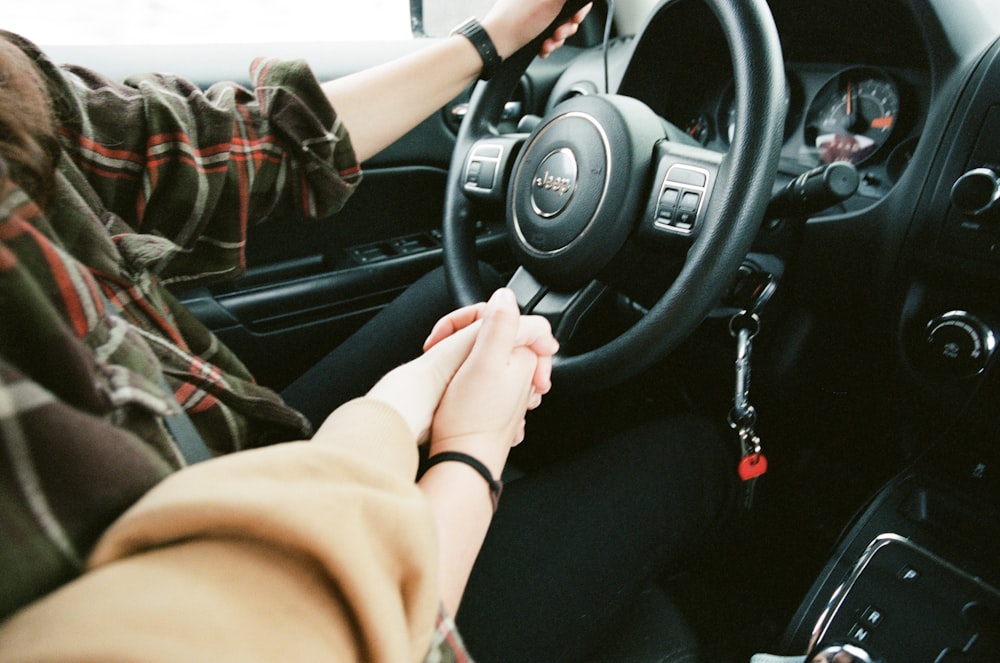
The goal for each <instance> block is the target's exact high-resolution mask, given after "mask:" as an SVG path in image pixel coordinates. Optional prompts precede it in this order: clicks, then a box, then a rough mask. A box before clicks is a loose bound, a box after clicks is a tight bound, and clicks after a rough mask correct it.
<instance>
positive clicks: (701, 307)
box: [442, 0, 785, 386]
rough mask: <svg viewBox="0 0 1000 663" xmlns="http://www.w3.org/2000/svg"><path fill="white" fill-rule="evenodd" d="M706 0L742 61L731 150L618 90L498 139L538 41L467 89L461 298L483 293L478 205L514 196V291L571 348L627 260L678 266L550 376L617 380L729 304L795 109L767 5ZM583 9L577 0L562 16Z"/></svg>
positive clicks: (449, 205) (455, 264)
mask: <svg viewBox="0 0 1000 663" xmlns="http://www.w3.org/2000/svg"><path fill="white" fill-rule="evenodd" d="M671 1H672V0H664V2H662V3H661V4H660V6H659V8H658V9H657V11H661V10H662V9H663V8H664V7H666V6H667V5H669V4H670V2H671ZM703 1H704V2H705V3H706V4H707V5H708V6H709V8H710V9H711V10H712V13H713V14H714V15H715V17H716V20H717V21H718V23H719V25H720V27H721V28H722V31H723V33H724V35H725V38H726V41H727V42H728V46H729V51H730V57H731V60H732V66H733V74H734V85H735V93H736V94H735V97H736V101H735V103H736V117H737V122H736V130H735V135H734V137H733V140H732V141H731V146H730V149H729V151H728V153H726V154H724V155H723V154H719V153H717V152H713V151H711V150H707V149H705V148H703V147H701V146H699V145H692V144H690V142H684V141H679V140H667V135H668V133H670V131H669V130H668V128H667V126H666V123H665V122H664V121H663V120H662V119H661V118H660V117H659V116H657V115H656V114H655V113H654V112H653V111H652V110H651V109H650V108H649V107H648V106H646V105H645V104H643V103H641V102H640V101H638V100H636V99H633V98H629V97H624V96H619V95H587V96H580V97H575V98H572V99H570V100H568V101H566V102H563V103H561V104H559V105H558V106H556V107H555V108H553V109H552V110H551V111H550V112H549V113H548V114H547V115H546V116H545V117H544V118H542V119H541V120H540V121H539V123H538V125H537V126H536V127H535V128H534V129H533V130H532V131H531V133H530V134H529V135H528V136H524V135H523V134H519V135H518V134H502V133H501V132H500V130H499V128H498V127H499V121H500V117H501V112H502V109H503V107H504V104H505V102H506V101H507V100H508V99H509V98H510V96H511V94H512V92H513V90H514V87H515V85H516V83H517V81H518V80H519V78H520V77H521V76H522V75H523V73H524V71H525V70H526V69H527V66H528V64H529V63H530V62H531V60H532V59H533V58H534V56H535V54H537V53H538V50H539V48H540V45H541V41H542V40H543V39H544V36H543V37H539V38H538V39H537V40H536V41H535V42H534V43H532V44H529V45H528V46H526V47H525V48H523V49H521V50H520V51H519V52H517V53H516V54H514V55H513V56H511V57H510V58H508V59H507V60H505V61H504V63H503V66H502V67H501V68H500V70H499V71H498V72H497V73H496V74H495V75H494V77H493V78H491V79H490V80H489V81H488V82H481V83H479V85H477V87H476V89H475V90H474V92H473V95H472V99H471V101H470V105H469V110H468V113H467V114H466V116H465V119H464V120H463V122H462V125H461V127H460V129H459V132H458V136H457V139H456V145H455V151H454V153H453V156H452V161H451V165H450V170H449V174H448V182H447V188H446V192H445V205H444V219H443V226H442V230H443V244H444V264H445V271H446V278H447V282H448V286H449V288H450V289H451V292H452V295H453V297H454V299H455V300H456V302H457V303H458V304H459V305H467V304H471V303H474V302H478V301H482V300H483V299H484V298H485V296H486V294H487V293H486V292H484V288H483V285H482V280H481V278H480V276H479V270H478V263H477V257H476V250H475V233H474V230H473V227H472V224H471V223H470V221H469V220H470V218H471V216H472V211H473V210H474V209H475V207H476V206H477V205H482V204H487V205H500V204H503V205H504V208H505V215H506V222H507V229H508V234H509V239H510V241H511V246H512V250H513V253H514V255H515V257H516V258H517V260H518V262H519V264H520V267H519V268H518V269H517V271H516V272H515V274H514V276H513V277H512V278H511V280H510V282H509V284H508V286H509V287H510V288H512V289H513V290H514V292H515V294H516V295H517V298H518V302H519V304H520V305H521V308H522V311H524V312H525V313H536V314H541V315H545V316H546V317H548V318H549V319H550V321H551V322H552V325H553V330H554V331H555V334H556V337H557V338H558V339H559V340H560V342H561V343H562V345H563V347H566V345H567V343H566V341H567V340H569V339H570V338H571V337H572V334H573V332H574V330H575V329H576V328H577V326H578V322H579V320H580V318H581V317H582V316H583V314H584V313H585V312H586V311H587V310H588V309H590V308H592V307H593V306H594V303H595V300H596V298H597V294H596V293H600V292H601V291H602V290H604V286H603V285H602V281H603V280H605V278H606V277H607V275H608V274H610V273H613V272H615V271H621V270H622V269H625V270H627V269H628V265H629V264H634V260H635V259H636V256H638V255H643V256H648V255H653V256H654V260H655V256H656V255H657V254H662V255H663V257H664V259H666V258H667V257H668V256H674V257H675V258H677V260H678V261H680V262H682V266H681V267H680V269H679V271H678V272H677V274H676V276H675V277H674V278H673V282H672V283H671V284H670V285H669V286H668V287H667V288H666V290H665V292H663V294H662V295H659V298H658V300H656V301H655V303H653V304H652V305H651V306H650V307H649V308H648V311H646V312H645V313H644V314H643V316H642V317H641V318H640V319H639V320H638V321H636V322H635V323H634V324H632V325H631V326H630V327H629V328H628V329H627V330H626V331H624V332H622V333H621V334H619V335H618V336H617V337H615V338H613V339H612V340H610V341H607V342H604V343H603V344H602V345H599V346H598V347H596V348H593V349H589V350H586V351H583V352H581V353H580V354H574V355H570V354H567V353H564V352H563V351H560V353H559V354H558V355H556V357H555V358H554V361H553V382H554V383H556V384H563V383H566V384H577V385H581V384H582V385H593V384H600V385H602V386H609V385H612V384H616V383H619V382H622V381H624V380H626V379H628V378H630V377H632V376H634V375H637V374H638V373H640V372H641V371H643V370H645V369H646V368H649V367H650V366H652V365H653V364H654V363H656V362H657V361H659V360H661V359H663V358H664V357H665V356H666V355H667V354H669V353H670V352H671V351H672V350H673V349H675V348H676V347H677V346H678V345H679V344H680V343H681V342H682V341H683V340H684V339H685V338H686V337H687V336H688V335H689V334H690V333H692V332H693V331H694V330H695V328H696V327H697V326H698V325H699V324H700V323H701V322H702V321H703V320H704V319H705V318H706V317H707V316H708V315H709V313H710V312H711V310H712V309H713V308H714V307H715V306H716V305H717V304H718V303H719V301H720V299H721V297H722V296H723V295H724V293H725V291H726V289H727V288H728V287H729V285H730V284H731V283H732V280H733V279H734V277H735V275H736V273H737V270H738V269H739V266H740V264H741V262H742V260H743V258H744V257H745V256H746V254H747V252H748V251H749V250H750V246H751V244H752V242H753V239H754V237H755V236H756V234H757V231H758V230H759V228H760V224H761V221H762V218H763V215H764V210H765V208H766V206H767V203H768V200H769V199H770V195H771V189H772V186H773V182H774V177H775V173H776V171H777V164H778V157H779V152H780V148H781V143H782V132H783V126H784V115H785V109H784V96H785V86H784V65H783V60H782V54H781V47H780V43H779V40H778V35H777V30H776V29H775V26H774V22H773V18H772V17H771V14H770V11H769V9H768V7H767V4H766V2H765V0H703ZM583 4H585V0H570V2H568V3H567V6H566V8H565V9H564V12H563V14H562V16H561V17H560V18H559V19H557V20H556V22H555V23H554V24H553V26H555V25H558V24H559V23H561V22H562V21H565V20H566V17H568V16H570V15H571V14H572V13H573V12H575V11H576V10H577V9H579V8H580V7H581V6H582V5H583ZM675 132H676V130H675ZM676 133H681V132H676ZM623 265H624V266H625V267H623Z"/></svg>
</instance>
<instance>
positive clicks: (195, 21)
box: [0, 0, 411, 45]
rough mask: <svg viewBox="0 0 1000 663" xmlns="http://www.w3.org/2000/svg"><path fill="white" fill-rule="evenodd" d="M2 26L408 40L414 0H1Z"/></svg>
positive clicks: (51, 39) (41, 35)
mask: <svg viewBox="0 0 1000 663" xmlns="http://www.w3.org/2000/svg"><path fill="white" fill-rule="evenodd" d="M3 4H4V8H3V11H2V12H0V28H3V29H5V30H10V31H11V32H16V33H18V34H21V35H23V36H25V37H27V38H28V39H31V40H32V41H34V42H36V43H38V44H42V45H48V44H67V45H68V44H73V45H75V44H197V43H238V42H249V43H254V42H308V41H350V40H362V39H364V40H372V39H407V38H409V37H410V36H411V30H410V2H409V0H85V1H81V0H30V1H29V2H13V1H7V0H5V1H4V3H3Z"/></svg>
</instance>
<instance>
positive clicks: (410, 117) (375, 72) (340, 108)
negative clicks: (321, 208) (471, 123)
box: [323, 36, 483, 161]
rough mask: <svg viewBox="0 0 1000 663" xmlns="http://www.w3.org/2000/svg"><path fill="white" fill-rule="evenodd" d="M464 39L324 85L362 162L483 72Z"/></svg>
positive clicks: (440, 43) (435, 45)
mask: <svg viewBox="0 0 1000 663" xmlns="http://www.w3.org/2000/svg"><path fill="white" fill-rule="evenodd" d="M482 64H483V63H482V59H481V58H480V57H479V53H478V52H477V51H476V49H475V47H473V45H472V43H471V42H469V40H468V39H466V38H465V37H461V36H452V37H449V38H447V39H442V40H439V41H436V42H434V43H432V44H431V45H429V46H427V47H426V48H423V49H420V50H419V51H417V52H416V53H414V54H412V55H409V56H407V57H403V58H399V59H397V60H393V61H391V62H387V63H385V64H383V65H380V66H378V67H374V68H372V69H368V70H365V71H361V72H358V73H355V74H351V75H349V76H345V77H343V78H338V79H335V80H332V81H329V82H327V83H324V84H323V90H324V92H325V93H326V95H327V98H328V99H329V100H330V103H331V104H333V107H334V108H335V109H336V110H337V114H338V116H339V117H340V118H341V120H342V121H343V123H344V126H346V127H347V130H348V132H349V133H350V136H351V143H352V144H353V146H354V151H355V153H356V155H357V157H358V160H359V161H364V160H366V159H368V158H370V157H372V156H374V155H375V154H377V153H378V152H380V151H381V150H383V149H384V148H386V147H388V146H389V145H390V144H392V143H393V142H394V141H395V140H397V139H398V138H400V137H402V136H403V135H404V134H406V133H407V132H408V131H409V130H410V129H412V128H413V127H415V126H417V125H418V124H419V123H420V122H422V121H423V120H424V119H425V118H427V117H428V116H430V115H431V114H432V113H434V112H435V111H437V110H438V109H440V108H441V107H442V106H444V105H445V104H446V103H448V102H449V101H451V100H452V99H454V98H455V97H457V96H458V95H459V94H460V93H461V92H462V91H463V90H465V89H466V88H467V87H468V86H469V85H471V84H472V83H473V82H474V81H475V80H476V78H477V77H478V76H479V73H480V71H481V70H482Z"/></svg>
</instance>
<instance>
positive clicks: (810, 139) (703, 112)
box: [550, 0, 932, 209]
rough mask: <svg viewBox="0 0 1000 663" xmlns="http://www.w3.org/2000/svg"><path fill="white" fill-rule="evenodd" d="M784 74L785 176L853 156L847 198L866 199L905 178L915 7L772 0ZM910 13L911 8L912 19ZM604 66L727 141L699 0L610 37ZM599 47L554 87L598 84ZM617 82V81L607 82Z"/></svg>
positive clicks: (666, 111) (912, 110) (916, 58)
mask: <svg viewBox="0 0 1000 663" xmlns="http://www.w3.org/2000/svg"><path fill="white" fill-rule="evenodd" d="M770 5H771V10H772V13H773V15H774V18H775V23H776V26H777V28H778V32H779V34H780V37H781V42H782V48H783V53H784V59H785V65H786V70H785V75H786V100H787V107H786V122H785V137H784V138H785V143H784V147H783V149H782V155H781V164H780V171H779V176H786V177H787V178H788V179H792V178H794V177H795V176H797V175H800V174H801V173H803V172H805V171H807V170H809V169H811V168H814V167H816V166H818V165H821V164H824V163H830V162H832V161H836V160H846V161H850V162H851V163H853V164H854V165H855V167H856V168H857V169H858V172H859V175H860V185H859V189H858V194H857V196H856V197H855V199H854V200H852V201H849V202H848V203H847V208H848V209H852V208H857V207H859V206H865V205H868V204H871V202H872V201H873V200H878V199H881V198H882V197H884V196H885V195H886V194H887V193H888V192H889V190H890V189H891V188H892V187H893V185H894V184H895V183H896V182H898V181H899V179H900V177H901V176H902V174H903V173H904V172H905V170H906V167H907V165H908V164H909V162H910V159H911V158H912V155H913V151H914V148H915V145H916V142H917V140H918V138H919V136H920V134H921V132H922V130H923V127H924V124H925V121H926V117H927V113H928V107H929V104H930V100H931V90H932V73H931V62H930V58H929V55H928V53H927V51H926V50H925V49H924V48H923V44H924V43H925V42H924V37H923V34H922V32H921V29H920V26H918V25H917V24H916V22H915V21H914V20H913V15H912V13H911V12H910V11H909V10H908V9H907V8H906V7H905V6H904V5H905V3H902V2H898V1H890V2H880V3H862V2H858V1H856V0H848V1H846V2H829V1H825V2H815V3H810V4H809V9H808V11H803V8H802V4H801V3H800V2H790V1H788V0H772V2H771V3H770ZM908 19H909V20H908ZM608 58H609V76H610V78H611V79H612V81H614V82H615V83H616V84H617V90H618V92H619V93H621V94H625V95H627V96H632V97H635V98H638V99H640V100H642V101H644V102H645V103H646V104H647V105H649V106H650V107H651V108H652V109H653V110H655V111H656V112H658V113H659V114H660V115H661V117H663V118H664V119H665V120H667V121H668V122H670V123H671V124H673V125H674V126H675V127H677V128H679V129H680V130H682V131H683V132H684V133H686V134H687V135H688V136H690V137H691V138H692V139H694V140H696V141H697V142H698V143H699V144H701V145H703V146H705V147H707V148H709V149H713V150H717V151H720V152H724V151H726V150H727V149H728V147H729V144H730V142H731V141H732V139H733V135H734V133H735V131H736V129H737V123H738V122H739V121H740V120H741V119H742V120H743V121H745V122H752V118H739V117H737V114H736V112H735V110H734V108H735V103H734V102H735V98H734V94H735V92H734V87H733V82H732V81H733V79H732V65H731V62H730V59H729V50H728V47H727V44H726V42H725V39H724V38H723V35H722V32H721V30H719V28H718V26H717V23H716V21H715V18H714V17H713V16H712V15H711V13H710V11H709V10H708V9H707V8H706V6H705V5H704V4H703V3H701V2H693V1H690V0H681V1H680V2H674V3H671V4H669V6H667V7H666V8H664V9H662V10H661V11H660V13H659V14H657V15H656V16H654V17H653V20H651V21H650V22H649V24H648V25H647V28H646V30H645V31H644V32H643V33H642V34H641V35H639V36H638V37H636V38H632V37H630V38H624V39H621V40H618V41H616V42H613V43H612V44H611V45H610V47H609V53H608ZM603 76H604V61H603V54H602V53H601V52H591V53H589V54H588V55H586V56H584V57H581V58H579V59H578V60H577V61H576V62H575V63H574V64H573V65H572V67H571V69H570V71H569V72H568V73H567V74H566V75H564V76H563V79H562V81H561V83H560V85H559V86H557V89H556V90H554V94H553V95H552V98H551V102H550V104H551V105H555V104H556V103H559V102H561V101H564V100H566V99H567V98H569V97H571V96H574V95H576V94H581V93H586V92H588V91H594V92H596V91H603V85H604V83H603ZM612 87H615V85H612Z"/></svg>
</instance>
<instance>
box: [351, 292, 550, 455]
mask: <svg viewBox="0 0 1000 663" xmlns="http://www.w3.org/2000/svg"><path fill="white" fill-rule="evenodd" d="M558 349H559V344H558V342H557V341H556V340H555V338H554V337H553V336H552V330H551V327H550V326H549V323H548V321H547V320H545V319H544V318H542V317H539V316H525V315H521V312H520V310H519V309H518V306H517V301H516V299H515V297H514V293H513V292H511V291H510V290H508V289H506V288H502V289H500V290H498V291H496V292H495V293H494V294H493V296H492V297H491V298H490V300H489V302H486V303H480V304H474V305H472V306H467V307H464V308H461V309H458V310H457V311H454V312H452V313H450V314H448V315H447V316H445V317H444V318H442V319H441V320H439V321H438V323H437V324H436V325H435V326H434V328H433V330H432V331H431V333H430V336H428V338H427V340H426V341H425V343H424V354H423V355H421V356H420V357H418V358H417V359H414V360H413V361H411V362H408V363H406V364H403V365H402V366H400V367H398V368H396V369H394V370H393V371H391V372H389V373H388V374H386V376H385V377H384V378H382V379H381V380H380V381H379V382H378V383H377V384H376V385H375V386H374V387H372V389H371V391H369V392H368V397H369V398H375V399H378V400H382V401H384V402H386V403H388V404H389V405H391V406H393V407H394V408H395V409H396V410H397V411H398V412H399V413H400V414H401V415H402V416H403V418H404V419H405V420H406V422H407V424H408V425H409V426H410V428H411V430H412V431H413V433H414V435H415V436H416V439H417V441H418V443H423V442H427V441H430V444H431V453H437V452H440V451H462V452H464V453H468V454H471V455H473V456H475V457H477V458H479V459H480V460H481V461H482V462H484V463H486V465H487V466H488V467H490V468H491V469H492V470H493V471H494V472H496V473H497V474H499V470H500V469H502V468H503V465H504V463H505V461H506V458H507V453H508V452H509V451H510V447H511V446H513V445H516V444H518V443H519V442H520V441H521V440H523V439H524V417H525V414H526V413H527V411H528V410H529V409H533V408H535V407H537V406H538V405H539V404H540V403H541V399H542V396H543V395H544V394H546V393H548V391H549V389H551V386H552V382H551V371H552V355H554V354H555V353H556V352H557V351H558Z"/></svg>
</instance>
